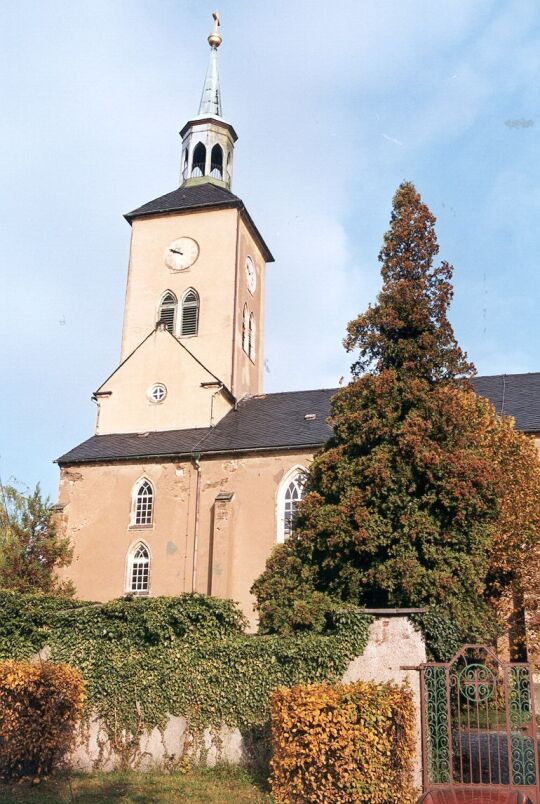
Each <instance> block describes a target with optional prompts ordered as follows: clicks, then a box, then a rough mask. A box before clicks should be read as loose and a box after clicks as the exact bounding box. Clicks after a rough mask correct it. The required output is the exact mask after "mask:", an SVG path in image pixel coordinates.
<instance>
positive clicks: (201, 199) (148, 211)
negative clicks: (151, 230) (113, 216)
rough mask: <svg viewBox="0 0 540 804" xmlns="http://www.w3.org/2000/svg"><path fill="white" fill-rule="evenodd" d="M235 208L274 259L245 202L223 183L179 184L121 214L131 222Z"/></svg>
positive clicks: (270, 258) (269, 256) (267, 255)
mask: <svg viewBox="0 0 540 804" xmlns="http://www.w3.org/2000/svg"><path fill="white" fill-rule="evenodd" d="M231 207H232V208H236V209H239V210H240V212H241V213H242V214H243V215H244V217H245V220H246V222H247V225H248V227H249V228H250V229H251V230H252V232H253V234H254V236H255V237H256V239H257V240H258V241H259V243H260V245H261V247H262V250H263V254H264V259H265V260H266V262H274V258H273V256H272V253H271V251H270V249H269V248H268V246H267V245H266V243H265V242H264V239H263V237H262V235H261V233H260V232H259V230H258V229H257V227H256V226H255V223H254V222H253V218H252V217H251V215H250V214H249V212H248V211H247V209H246V208H245V206H244V202H243V201H242V199H241V198H239V197H238V196H237V195H235V194H234V193H231V191H230V190H227V189H226V188H225V187H219V186H218V185H217V184H212V182H210V181H206V182H203V183H202V184H194V185H192V186H189V187H178V189H177V190H173V191H172V193H167V194H166V195H160V196H159V198H154V200H153V201H149V202H148V203H147V204H143V205H142V207H137V209H134V210H133V211H132V212H128V213H127V214H126V215H124V218H125V219H126V220H127V221H128V222H129V223H130V224H131V222H132V221H133V220H134V219H135V218H143V217H144V216H145V215H164V214H168V213H171V212H187V211H189V210H191V209H227V208H231Z"/></svg>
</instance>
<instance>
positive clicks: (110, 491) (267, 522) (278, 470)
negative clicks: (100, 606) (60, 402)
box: [59, 451, 312, 624]
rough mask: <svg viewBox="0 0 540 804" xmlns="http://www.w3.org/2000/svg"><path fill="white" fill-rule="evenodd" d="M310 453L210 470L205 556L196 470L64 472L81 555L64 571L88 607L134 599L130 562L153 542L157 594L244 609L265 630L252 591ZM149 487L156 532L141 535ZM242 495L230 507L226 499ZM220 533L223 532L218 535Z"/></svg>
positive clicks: (203, 501) (153, 466) (158, 467)
mask: <svg viewBox="0 0 540 804" xmlns="http://www.w3.org/2000/svg"><path fill="white" fill-rule="evenodd" d="M311 457H312V456H311V453H310V452H308V451H300V452H282V453H275V454H268V453H265V454H255V455H253V454H249V455H246V456H244V457H236V458H234V459H229V458H223V457H213V458H209V457H203V459H202V460H201V462H200V473H201V476H200V484H199V486H200V506H199V524H198V543H197V546H196V551H195V533H196V530H195V526H196V507H197V506H196V488H197V470H196V468H195V465H194V464H193V463H192V462H191V461H189V460H186V461H178V462H172V461H171V462H163V463H155V462H152V461H148V462H142V461H141V462H136V463H130V464H128V463H120V462H118V463H110V464H103V465H85V466H80V467H77V466H74V467H71V468H62V471H61V479H60V493H59V503H60V505H62V506H64V507H63V513H62V516H61V525H62V528H63V530H64V532H65V533H66V534H67V535H69V537H70V538H71V540H72V543H73V546H74V557H73V562H72V564H71V566H70V567H69V568H66V569H65V570H64V571H63V577H69V578H71V579H72V580H73V581H74V583H75V586H76V589H77V595H78V596H79V597H80V598H83V599H90V600H110V599H112V598H115V597H120V596H121V595H123V594H124V593H125V588H126V587H125V583H126V556H127V553H128V550H129V549H130V547H131V546H132V545H133V544H135V543H136V542H137V541H138V540H143V541H144V542H145V543H146V544H147V545H148V547H149V549H150V553H151V580H150V594H151V595H178V594H182V593H184V592H191V591H192V589H193V586H192V581H193V561H194V553H195V552H196V554H197V560H196V563H195V567H196V570H195V591H197V592H202V593H211V594H214V595H216V596H219V597H230V598H232V599H233V600H236V601H238V602H239V603H240V604H241V606H242V608H243V610H244V612H245V614H246V616H247V617H248V618H249V619H250V621H251V623H252V624H254V623H255V615H254V612H253V600H252V597H251V595H250V593H249V589H250V587H251V584H252V583H253V581H254V580H255V578H257V577H258V576H259V575H260V573H261V572H262V570H263V569H264V565H265V561H266V558H267V557H268V555H269V553H270V551H271V550H272V548H273V546H274V544H275V543H276V533H277V491H278V487H279V484H280V482H281V480H282V479H283V477H284V476H285V475H286V474H287V473H288V472H289V471H290V469H291V468H293V467H294V466H297V465H301V466H304V467H306V468H307V467H308V466H309V463H310V461H311ZM142 477H146V478H148V479H149V480H150V481H151V483H152V484H153V485H154V488H155V492H156V497H155V509H154V523H153V526H152V527H144V528H141V527H138V528H137V527H131V526H130V511H131V499H132V490H133V488H134V486H135V484H136V483H137V481H138V480H139V479H140V478H142ZM223 492H229V495H230V494H231V493H232V498H231V499H230V501H229V502H227V503H224V504H223V506H221V508H224V510H223V511H220V513H219V517H220V518H219V522H218V521H217V520H216V511H217V509H219V508H220V502H219V501H218V503H217V508H216V497H217V496H218V495H219V494H220V493H223ZM218 525H219V527H218Z"/></svg>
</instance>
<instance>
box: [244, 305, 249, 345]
mask: <svg viewBox="0 0 540 804" xmlns="http://www.w3.org/2000/svg"><path fill="white" fill-rule="evenodd" d="M248 321H249V313H248V308H247V304H244V310H243V312H242V349H243V350H244V352H245V353H246V354H249V323H248Z"/></svg>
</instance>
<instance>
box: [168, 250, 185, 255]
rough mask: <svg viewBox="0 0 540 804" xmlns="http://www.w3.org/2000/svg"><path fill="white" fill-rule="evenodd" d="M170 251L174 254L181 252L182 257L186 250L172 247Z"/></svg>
mask: <svg viewBox="0 0 540 804" xmlns="http://www.w3.org/2000/svg"><path fill="white" fill-rule="evenodd" d="M169 251H172V252H173V254H180V256H181V257H183V256H184V252H183V251H178V249H176V248H170V249H169Z"/></svg>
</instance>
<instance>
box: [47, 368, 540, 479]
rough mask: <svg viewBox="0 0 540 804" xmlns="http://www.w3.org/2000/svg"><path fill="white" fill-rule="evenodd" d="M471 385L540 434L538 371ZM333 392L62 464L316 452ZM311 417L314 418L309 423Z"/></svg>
mask: <svg viewBox="0 0 540 804" xmlns="http://www.w3.org/2000/svg"><path fill="white" fill-rule="evenodd" d="M473 385H474V387H475V389H476V391H477V392H478V393H479V394H481V395H482V396H487V397H488V398H489V399H490V400H491V401H492V402H493V403H494V405H495V407H496V409H497V411H498V412H499V413H500V412H504V413H507V414H510V415H511V416H514V418H515V419H516V425H517V427H518V429H520V430H523V431H524V432H533V433H534V432H540V372H538V373H534V374H507V375H497V376H493V377H476V378H475V379H474V380H473ZM335 392H336V389H335V388H327V389H319V390H314V391H288V392H284V393H277V394H266V395H262V396H255V397H250V398H248V399H245V400H243V401H241V402H240V403H239V404H238V407H237V410H232V411H230V413H228V414H227V415H226V416H225V417H224V418H223V419H222V420H221V421H220V422H219V423H218V424H217V425H216V426H215V427H213V428H209V427H202V428H195V429H191V430H167V431H165V432H154V433H144V434H137V433H119V434H112V435H100V436H93V437H92V438H89V439H88V440H87V441H84V442H83V443H82V444H80V445H79V446H78V447H75V449H72V450H71V451H70V452H67V453H66V454H65V455H62V457H61V458H58V463H59V464H77V463H92V462H99V461H114V460H127V459H132V460H133V459H135V458H147V457H180V456H182V455H189V454H191V453H192V452H201V453H204V454H205V455H212V454H227V453H231V452H243V451H250V452H251V451H255V452H256V451H264V450H278V449H299V448H302V447H304V448H308V449H316V448H317V447H320V446H322V445H323V444H324V443H325V442H326V440H327V439H328V438H329V436H330V435H331V432H332V431H331V428H330V426H329V425H328V424H327V422H326V419H327V418H328V414H329V410H330V399H331V398H332V396H333V394H334V393H335ZM313 414H314V415H315V418H311V417H312V416H313ZM306 416H309V418H306Z"/></svg>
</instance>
